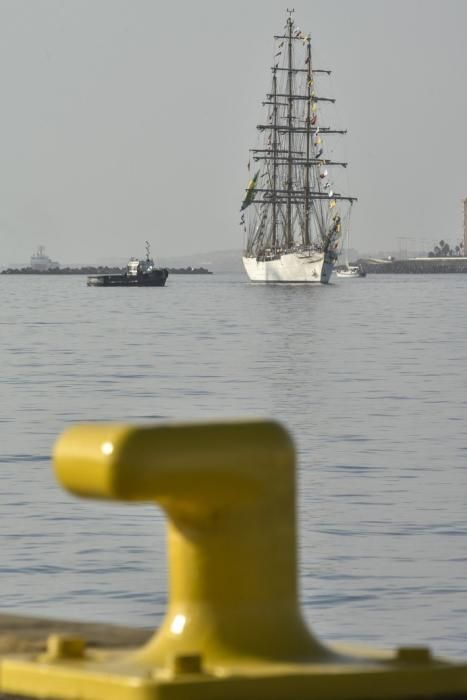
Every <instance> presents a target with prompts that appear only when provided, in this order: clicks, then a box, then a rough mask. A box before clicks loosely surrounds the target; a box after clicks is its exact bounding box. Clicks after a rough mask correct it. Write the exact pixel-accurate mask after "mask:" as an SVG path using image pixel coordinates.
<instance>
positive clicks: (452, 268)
mask: <svg viewBox="0 0 467 700" xmlns="http://www.w3.org/2000/svg"><path fill="white" fill-rule="evenodd" d="M358 264H359V265H361V267H362V268H363V270H364V271H365V272H366V273H368V274H369V275H371V274H379V275H384V274H396V275H397V274H399V275H400V274H402V275H403V274H410V275H420V274H422V275H423V274H455V273H466V272H467V257H462V258H461V257H448V258H440V257H432V258H409V259H408V260H377V259H368V258H366V259H365V258H364V259H360V260H358Z"/></svg>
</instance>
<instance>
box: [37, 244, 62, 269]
mask: <svg viewBox="0 0 467 700" xmlns="http://www.w3.org/2000/svg"><path fill="white" fill-rule="evenodd" d="M59 267H60V265H59V263H58V262H56V261H55V260H51V259H50V258H49V256H48V255H46V254H45V247H44V246H43V245H40V246H39V247H38V249H37V251H36V252H35V253H34V254H33V255H31V270H38V271H41V272H46V271H47V270H58V269H59Z"/></svg>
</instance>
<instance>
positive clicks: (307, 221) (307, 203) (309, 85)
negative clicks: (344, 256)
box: [303, 37, 313, 247]
mask: <svg viewBox="0 0 467 700" xmlns="http://www.w3.org/2000/svg"><path fill="white" fill-rule="evenodd" d="M306 50H307V65H308V73H307V81H306V82H307V96H308V99H307V101H306V105H307V106H306V155H305V159H306V164H305V230H304V234H303V243H304V245H305V246H307V247H308V246H309V245H310V242H311V241H310V167H311V163H310V134H311V92H312V84H313V77H312V75H313V74H312V72H311V41H310V37H308V38H307V41H306Z"/></svg>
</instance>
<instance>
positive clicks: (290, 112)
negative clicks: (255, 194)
mask: <svg viewBox="0 0 467 700" xmlns="http://www.w3.org/2000/svg"><path fill="white" fill-rule="evenodd" d="M288 12H289V17H288V19H287V24H288V29H289V36H288V46H287V49H288V75H287V88H288V106H287V124H288V127H289V129H288V132H289V133H288V139H287V144H288V154H287V228H286V242H287V247H288V248H290V247H292V245H293V231H292V146H293V132H292V126H293V94H292V87H293V85H292V76H293V65H292V26H293V19H292V12H293V10H288Z"/></svg>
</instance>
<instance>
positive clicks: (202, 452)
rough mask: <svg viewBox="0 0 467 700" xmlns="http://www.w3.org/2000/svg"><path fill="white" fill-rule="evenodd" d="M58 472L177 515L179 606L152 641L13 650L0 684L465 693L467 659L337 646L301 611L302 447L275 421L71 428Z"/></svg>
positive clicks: (124, 697) (257, 696)
mask: <svg viewBox="0 0 467 700" xmlns="http://www.w3.org/2000/svg"><path fill="white" fill-rule="evenodd" d="M54 467H55V471H56V475H57V478H58V479H59V481H61V483H62V484H63V485H64V486H65V487H66V488H68V489H69V490H70V491H72V492H73V493H76V494H78V495H80V496H84V497H89V498H104V499H113V500H122V501H146V502H147V501H150V502H155V503H157V504H158V505H160V507H162V508H163V509H164V511H165V513H166V514H167V517H168V556H169V572H170V585H169V607H168V611H167V614H166V617H165V620H164V622H163V624H162V626H161V629H160V630H159V631H158V632H157V633H156V634H155V635H154V637H153V638H152V640H150V642H149V643H148V644H146V645H145V647H143V648H142V649H138V650H130V651H127V652H115V651H113V652H111V651H95V650H94V651H93V650H92V649H87V648H86V646H85V642H84V640H70V641H68V640H66V639H65V640H61V639H58V640H57V639H53V640H51V641H50V644H49V646H48V651H47V653H46V654H43V655H41V656H39V657H37V658H34V657H32V656H29V657H27V656H18V657H13V656H11V657H4V658H3V659H2V661H1V664H0V690H1V691H3V692H6V693H12V694H13V693H15V694H22V695H26V696H30V697H50V698H73V699H75V700H101V699H102V700H150V699H151V700H156V698H157V699H158V698H165V697H169V696H170V698H173V699H174V700H185V699H187V700H188V699H189V700H197V699H198V698H200V700H201V698H203V700H243V699H245V700H261V699H262V698H268V700H301V699H302V698H303V699H305V698H306V699H307V700H308V699H309V700H311V699H312V698H313V700H321V699H322V700H334V699H336V700H337V699H342V700H344V699H347V698H349V699H355V700H366V699H368V700H370V698H371V699H376V698H388V699H389V698H394V699H396V698H400V699H402V698H417V697H419V698H421V697H426V696H430V697H435V696H436V695H438V696H441V695H444V696H446V695H448V694H450V695H455V694H457V695H458V694H460V693H464V694H465V693H467V666H466V665H465V664H464V665H462V664H452V663H449V662H447V661H443V660H440V659H436V658H433V657H432V656H431V654H430V652H429V650H428V649H425V648H417V647H414V648H403V649H399V650H396V651H395V652H375V651H371V652H370V651H368V650H358V649H351V650H346V651H344V650H342V649H341V650H338V649H337V648H328V647H325V646H324V645H322V644H321V643H320V642H319V641H318V640H316V639H315V638H314V637H313V636H312V634H311V633H310V632H309V630H308V629H307V627H306V625H305V623H304V621H303V618H302V616H301V613H300V608H299V604H298V594H297V564H296V532H295V452H294V448H293V445H292V442H291V440H290V438H289V436H288V434H287V432H286V431H285V430H284V429H283V428H282V427H281V426H280V425H278V424H276V423H273V422H268V421H249V422H247V421H245V422H236V423H227V422H226V423H214V424H198V425H169V426H158V427H134V426H122V425H95V424H93V425H84V426H78V427H75V428H71V429H70V430H68V431H66V432H65V433H64V434H63V435H62V437H61V438H60V439H59V440H58V441H57V444H56V446H55V451H54Z"/></svg>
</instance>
